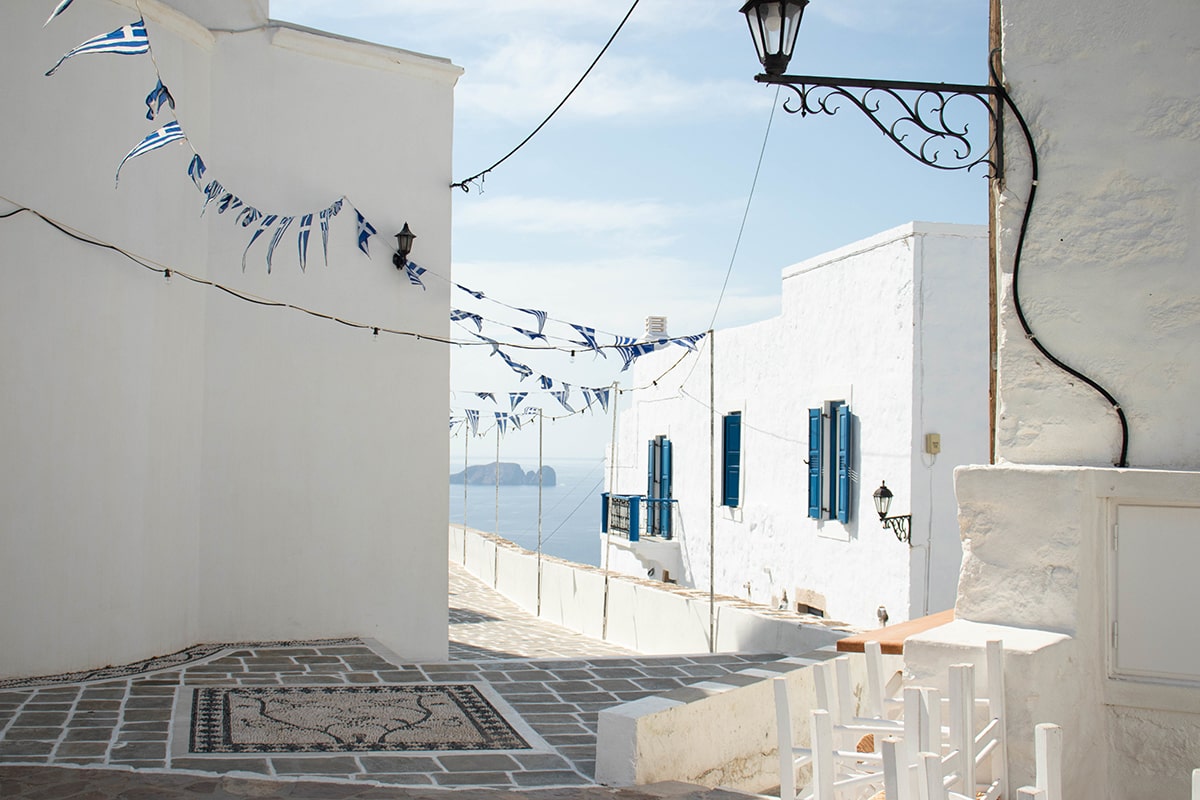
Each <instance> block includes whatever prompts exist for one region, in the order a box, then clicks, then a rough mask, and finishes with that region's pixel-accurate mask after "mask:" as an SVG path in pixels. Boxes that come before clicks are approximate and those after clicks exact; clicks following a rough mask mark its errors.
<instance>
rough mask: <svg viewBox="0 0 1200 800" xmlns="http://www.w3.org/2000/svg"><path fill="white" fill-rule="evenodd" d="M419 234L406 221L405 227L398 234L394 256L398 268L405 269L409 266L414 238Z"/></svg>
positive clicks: (393, 261) (393, 259) (393, 260)
mask: <svg viewBox="0 0 1200 800" xmlns="http://www.w3.org/2000/svg"><path fill="white" fill-rule="evenodd" d="M416 238H417V235H416V234H415V233H413V232H412V231H411V230H409V228H408V223H407V222H405V223H404V229H403V230H401V231H400V232H399V233H397V234H396V255H394V256H392V263H393V264H395V265H396V269H404V268H405V267H406V266H408V254H409V253H411V252H412V247H413V239H416Z"/></svg>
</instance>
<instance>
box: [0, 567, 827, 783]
mask: <svg viewBox="0 0 1200 800" xmlns="http://www.w3.org/2000/svg"><path fill="white" fill-rule="evenodd" d="M450 606H451V634H450V636H451V639H452V642H451V660H450V661H447V662H442V663H426V664H404V663H400V662H399V660H398V659H396V658H395V656H393V655H392V654H390V653H388V652H387V651H386V650H384V649H383V648H382V647H380V646H379V645H378V644H377V643H374V642H371V641H360V640H338V641H326V642H313V643H284V644H283V645H281V644H280V643H275V644H273V645H271V646H258V645H253V644H242V645H236V646H231V647H230V648H226V649H222V650H218V651H216V652H215V653H212V654H211V655H208V656H207V657H205V658H200V659H198V660H195V661H191V662H188V663H185V664H178V663H174V664H171V666H170V667H169V668H166V669H158V670H154V669H153V664H150V665H148V667H149V669H148V671H143V672H138V673H135V674H131V675H125V676H121V677H116V678H112V677H105V678H102V679H98V680H91V681H88V680H72V681H65V680H62V679H61V678H60V679H57V680H55V679H53V678H47V679H45V680H44V682H42V683H40V684H32V683H30V684H28V685H18V686H9V687H7V688H0V800H7V799H8V798H10V797H11V798H17V797H30V798H35V797H36V798H46V799H47V800H48V799H49V798H58V797H64V798H65V797H72V796H78V797H80V798H81V800H82V798H85V797H86V798H87V800H102V799H103V798H106V797H116V796H122V797H129V798H134V797H145V798H150V797H159V796H168V797H174V796H179V797H183V796H189V797H191V796H206V797H227V796H288V797H331V798H342V797H393V796H398V795H395V794H391V795H389V794H370V793H369V792H367V790H366V789H365V788H363V787H364V786H373V787H376V788H378V787H379V786H384V785H386V786H393V787H394V786H406V787H409V788H410V789H412V790H414V791H415V790H417V789H418V788H420V787H426V788H425V791H426V792H428V791H429V790H433V789H434V788H435V787H440V788H462V787H473V788H475V789H484V788H490V789H507V790H520V791H521V792H522V793H527V792H528V790H530V789H534V788H538V787H558V788H564V787H588V786H594V784H595V782H594V778H593V776H594V774H595V759H596V728H597V716H598V713H599V711H600V710H601V709H603V708H607V707H611V706H613V705H617V704H620V703H623V702H628V701H631V700H636V699H640V698H643V697H647V696H651V695H659V694H667V695H670V694H671V693H675V694H676V695H677V696H678V695H682V694H684V693H686V692H695V691H696V690H695V689H694V688H692V689H685V688H683V687H690V686H694V685H695V684H698V683H708V684H710V685H711V684H713V683H715V684H723V685H730V684H733V685H740V684H742V683H745V682H748V681H750V680H754V679H757V678H756V677H755V676H758V677H761V676H762V675H765V674H770V673H771V672H773V671H776V670H781V669H786V668H794V667H795V666H796V662H797V661H798V660H797V659H783V660H782V663H775V662H779V661H781V657H780V656H777V655H747V654H717V655H693V656H643V655H637V654H632V653H629V652H628V651H623V650H621V649H619V648H615V647H613V646H611V645H608V644H606V643H604V642H597V641H595V640H592V639H589V638H587V637H584V636H580V635H578V634H575V633H573V632H570V631H565V630H563V629H561V628H558V627H556V626H554V625H550V624H548V623H545V622H542V621H540V620H537V619H536V618H534V617H532V616H531V615H529V614H526V613H524V612H522V611H521V610H520V609H519V608H517V607H516V606H515V605H513V604H511V603H510V602H509V601H508V600H507V599H506V598H503V597H502V596H500V595H498V594H496V593H495V592H493V591H491V590H490V589H488V588H487V587H486V586H484V585H483V584H481V583H479V582H478V581H477V580H475V579H474V578H473V577H472V576H470V575H469V574H467V573H465V572H464V571H462V570H461V569H460V568H456V567H454V566H453V565H452V568H451V598H450ZM800 663H804V662H803V661H802V660H800ZM743 671H745V672H746V674H735V673H739V672H743ZM411 682H430V683H473V684H477V685H480V686H481V687H483V688H484V689H485V690H486V691H487V692H489V693H490V694H491V696H492V697H493V698H494V699H496V700H497V701H498V702H497V703H496V705H497V707H498V708H500V709H501V711H502V713H503V714H504V715H505V716H506V717H508V718H509V721H510V722H512V723H513V724H515V725H517V726H519V727H521V728H523V729H524V730H525V731H527V732H532V733H533V734H534V736H533V737H532V741H531V742H530V743H531V744H533V745H534V749H533V750H531V751H516V750H510V751H490V752H461V751H459V752H447V751H443V752H437V751H422V752H416V753H348V752H335V753H318V754H311V753H304V754H255V753H239V754H236V755H197V754H195V753H190V752H188V741H187V739H188V735H187V725H188V723H189V721H190V712H191V705H190V697H191V693H192V689H193V687H201V686H300V685H303V686H347V685H381V684H403V683H411ZM539 740H540V741H539ZM34 766H41V767H43V768H44V769H46V771H45V772H44V773H43V772H41V771H39V770H38V769H32V770H31V769H28V768H27V767H34ZM50 767H73V768H74V769H48V768H50ZM77 768H88V769H83V770H80V769H77ZM97 768H105V769H106V770H111V771H104V772H101V771H97ZM125 770H137V771H138V772H127V771H125ZM147 770H152V771H155V772H154V773H149V772H146V771H147ZM162 771H169V772H172V773H177V772H181V771H182V772H186V773H192V777H185V776H180V775H174V776H173V777H172V781H174V782H169V781H168V783H170V787H169V791H170V792H174V794H161V795H160V794H158V793H157V792H158V791H159V789H161V788H162V787H161V786H160V784H162V786H166V784H165V783H163V780H165V778H166V776H163V775H161V774H157V775H156V774H155V773H161V772H162ZM40 774H44V775H51V774H53V775H56V776H58V777H57V778H46V780H47V781H49V782H50V783H51V784H54V788H51V787H50V786H46V785H40V784H38V780H41V779H40V778H38V777H37V776H38V775H40ZM205 774H207V777H203V776H204V775H205ZM94 775H101V776H105V781H106V782H107V783H106V785H108V784H112V785H116V784H119V783H121V782H122V781H124V782H125V784H126V789H128V790H129V791H131V792H134V793H133V794H128V793H126V794H123V795H122V794H121V793H120V792H116V793H115V794H113V793H110V794H104V793H103V792H104V791H109V790H106V789H96V790H93V789H92V788H91V786H90V784H89V781H92V780H93V778H92V776H94ZM151 775H155V777H154V778H153V780H151V778H150V777H149V776H151ZM214 775H217V776H222V775H223V776H225V778H222V779H218V778H215V777H214ZM235 777H236V778H237V779H238V780H233V779H234V778H235ZM252 777H257V778H259V780H258V781H257V782H256V783H255V784H254V785H251V784H249V783H246V784H245V786H243V784H242V783H239V782H238V781H240V780H242V779H246V780H248V779H250V778H252ZM313 778H318V779H322V780H328V781H340V783H336V784H333V783H321V784H319V785H316V786H317V788H308V787H307V785H305V786H301V785H300V784H296V783H295V781H297V780H300V779H313ZM160 779H161V780H160ZM262 779H274V780H276V781H284V782H285V783H284V784H282V788H281V787H280V786H272V785H269V783H263V782H262ZM143 781H145V782H146V785H145V786H144V787H143V788H145V791H142V790H140V789H137V787H138V786H139V785H141V784H140V783H139V782H143ZM151 783H152V784H153V786H150V784H151ZM314 785H315V784H314ZM39 787H40V788H39ZM79 787H82V788H79ZM188 787H190V788H188ZM231 787H234V788H231ZM236 787H242V788H243V789H244V790H245V792H247V793H249V794H246V793H244V794H241V795H239V794H237V793H236V792H237V791H242V789H237V788H236ZM255 787H257V788H255ZM135 790H136V791H135ZM259 790H262V791H265V792H268V793H270V792H274V794H267V795H258V794H254V793H255V792H257V791H259ZM285 790H286V791H285ZM113 791H115V790H113ZM163 791H166V790H165V789H164V790H163ZM305 792H316V793H305ZM406 796H407V795H406ZM531 796H533V795H531ZM572 796H573V797H574V796H583V795H579V794H578V793H577V794H575V795H572ZM604 796H608V795H607V794H606V795H604ZM622 796H623V795H622ZM631 797H632V795H631Z"/></svg>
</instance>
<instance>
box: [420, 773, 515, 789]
mask: <svg viewBox="0 0 1200 800" xmlns="http://www.w3.org/2000/svg"><path fill="white" fill-rule="evenodd" d="M433 780H434V783H436V784H438V785H439V786H499V787H508V786H512V785H513V782H512V779H511V778H510V777H509V776H508V775H507V774H506V773H504V772H440V773H438V774H436V775H434V776H433Z"/></svg>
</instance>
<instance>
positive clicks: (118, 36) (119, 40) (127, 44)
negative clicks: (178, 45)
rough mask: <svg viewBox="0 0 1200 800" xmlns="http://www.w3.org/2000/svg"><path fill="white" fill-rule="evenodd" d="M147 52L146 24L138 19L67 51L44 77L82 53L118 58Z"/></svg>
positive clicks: (148, 42)
mask: <svg viewBox="0 0 1200 800" xmlns="http://www.w3.org/2000/svg"><path fill="white" fill-rule="evenodd" d="M63 8H64V9H65V8H66V6H63ZM56 15H57V14H54V15H51V17H50V19H54V17H55V16H56ZM47 22H49V20H47ZM148 52H150V37H149V36H147V35H146V23H145V22H143V21H142V20H140V19H139V20H138V21H137V22H131V23H129V24H128V25H126V26H124V27H123V28H117V29H116V30H115V31H113V32H112V33H106V34H103V35H102V36H97V37H95V38H92V39H88V40H87V41H86V42H84V43H83V44H81V45H79V46H78V47H76V48H74V49H73V50H70V51H68V52H67V54H66V55H65V56H63V57H62V58H60V59H59V60H58V63H57V64H55V65H54V66H53V67H51V68H50V71H49V72H47V73H46V77H50V76H51V75H53V74H54V73H55V72H56V71H57V70H58V68H59V67H61V66H62V65H63V62H64V61H66V60H67V59H68V58H72V57H74V56H77V55H82V54H84V53H113V54H114V55H119V56H140V55H142V54H144V53H148Z"/></svg>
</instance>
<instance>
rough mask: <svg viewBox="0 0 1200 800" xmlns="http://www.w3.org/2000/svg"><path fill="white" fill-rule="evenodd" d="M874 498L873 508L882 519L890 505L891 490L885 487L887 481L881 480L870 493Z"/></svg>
mask: <svg viewBox="0 0 1200 800" xmlns="http://www.w3.org/2000/svg"><path fill="white" fill-rule="evenodd" d="M872 497H874V498H875V510H876V511H877V512H879V518H880V519H883V518H884V517H886V516H887V512H888V509H889V508H891V507H892V490H891V489H889V488H887V481H881V482H880V483H879V488H878V489H876V490H875V494H874V495H872Z"/></svg>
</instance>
